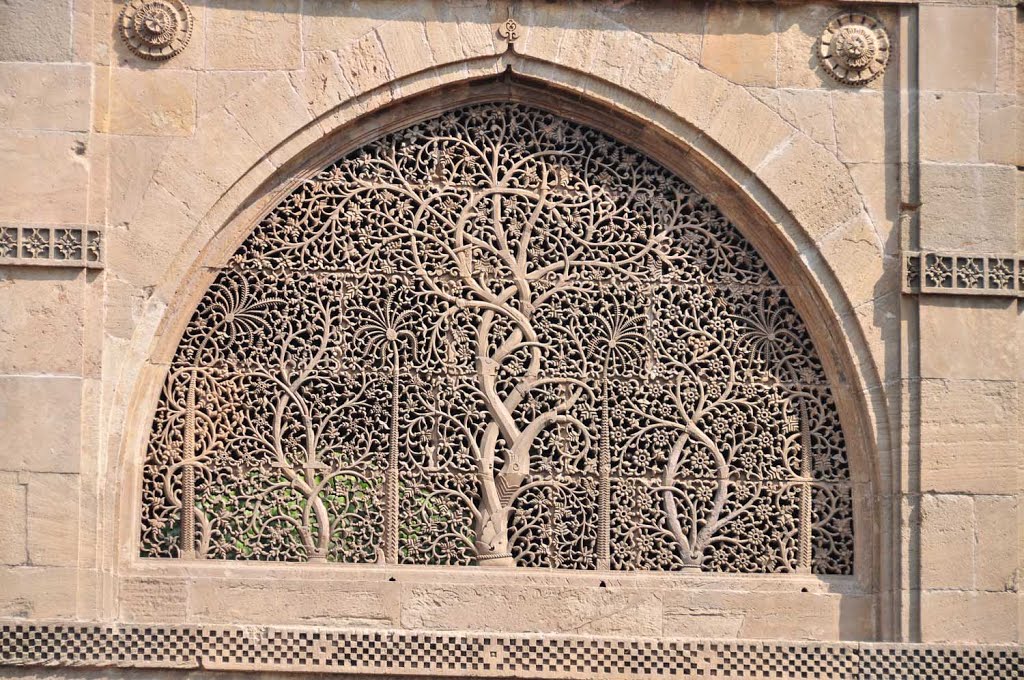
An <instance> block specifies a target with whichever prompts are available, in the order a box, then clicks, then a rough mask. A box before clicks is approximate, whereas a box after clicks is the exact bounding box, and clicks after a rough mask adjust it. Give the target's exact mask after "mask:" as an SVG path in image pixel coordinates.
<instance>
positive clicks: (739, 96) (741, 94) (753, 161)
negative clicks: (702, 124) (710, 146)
mask: <svg viewBox="0 0 1024 680" xmlns="http://www.w3.org/2000/svg"><path fill="white" fill-rule="evenodd" d="M752 129H755V130H757V131H758V133H757V134H756V135H752V134H750V131H751V130H752ZM708 133H709V134H710V135H711V137H712V138H713V139H714V140H715V141H716V142H718V143H719V144H721V145H722V146H723V147H725V149H726V150H727V151H729V153H731V154H732V155H733V156H735V157H736V159H737V160H739V161H740V162H741V163H743V164H744V165H745V166H747V167H748V168H757V167H758V166H759V165H760V164H761V162H762V161H764V159H765V158H766V157H768V156H769V155H770V154H771V153H772V152H773V151H775V150H776V149H778V148H779V147H780V146H782V145H783V144H784V143H785V142H786V141H787V140H788V139H789V138H790V137H791V136H792V135H793V129H792V128H791V127H790V126H789V125H787V124H786V122H785V121H783V120H782V119H781V118H780V117H779V116H778V114H776V113H775V112H774V111H772V110H771V109H770V108H769V107H767V106H765V105H764V104H762V103H761V102H759V101H758V100H757V99H755V98H754V97H752V96H751V95H750V94H749V93H748V92H746V91H745V90H743V89H742V88H735V89H733V90H731V91H730V93H729V96H728V97H726V98H725V100H724V101H723V102H722V105H721V106H720V107H719V108H718V110H717V111H716V112H715V114H714V115H713V116H712V117H711V120H710V122H709V123H708Z"/></svg>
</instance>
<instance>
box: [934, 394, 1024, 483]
mask: <svg viewBox="0 0 1024 680" xmlns="http://www.w3.org/2000/svg"><path fill="white" fill-rule="evenodd" d="M1020 408H1021V407H1020V402H1019V396H1018V392H1017V383H1015V382H1013V381H996V380H922V381H921V433H920V439H921V490H922V491H926V492H928V491H935V492H948V493H955V492H961V493H1003V494H1012V493H1017V491H1018V489H1020V488H1021V487H1020V478H1019V475H1020V472H1019V466H1020V450H1021V449H1020V442H1019V434H1018V432H1019V431H1018V422H1019V417H1020V416H1019V411H1020Z"/></svg>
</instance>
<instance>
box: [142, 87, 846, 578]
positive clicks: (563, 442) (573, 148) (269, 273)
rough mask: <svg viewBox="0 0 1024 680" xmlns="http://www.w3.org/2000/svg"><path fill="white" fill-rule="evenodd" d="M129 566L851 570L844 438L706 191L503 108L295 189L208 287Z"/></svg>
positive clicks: (437, 122) (368, 153)
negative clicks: (166, 560)
mask: <svg viewBox="0 0 1024 680" xmlns="http://www.w3.org/2000/svg"><path fill="white" fill-rule="evenodd" d="M141 512H142V536H141V538H142V542H141V553H142V555H143V556H146V557H182V558H199V557H204V558H219V559H239V560H276V561H306V560H309V561H319V560H330V561H339V562H349V563H372V562H378V563H391V564H432V565H481V566H506V567H508V566H520V567H528V566H530V567H549V568H564V569H619V570H677V569H702V570H705V571H737V572H762V573H766V572H814V573H823V574H824V573H838V574H848V573H851V572H852V558H853V523H852V504H851V492H850V482H849V473H848V467H847V461H846V450H845V443H844V440H843V434H842V431H841V428H840V425H839V419H838V416H837V413H836V409H835V405H834V403H833V400H832V396H831V393H830V390H829V386H828V383H827V380H826V378H825V374H824V372H823V370H822V367H821V364H820V362H819V360H818V358H817V355H816V352H815V350H814V347H813V345H812V343H811V340H810V338H809V336H808V333H807V330H806V328H805V326H804V324H803V322H802V321H801V320H800V318H799V316H798V315H797V313H796V311H795V309H794V307H793V305H792V303H791V302H790V300H789V298H788V297H787V295H786V293H785V291H784V290H783V289H782V288H781V286H780V284H779V283H778V281H777V280H776V278H775V277H774V275H773V274H772V273H771V271H770V270H769V269H768V267H767V265H766V264H765V263H764V261H763V260H762V258H761V257H760V256H759V255H758V253H757V252H756V251H755V250H754V249H753V247H752V246H751V245H750V244H749V243H748V242H747V241H746V240H745V239H744V238H743V237H742V236H741V234H740V233H739V232H738V231H737V230H736V228H735V227H733V226H732V225H731V224H730V223H729V222H728V221H727V220H726V219H725V218H724V217H723V216H722V215H721V213H720V212H719V211H718V210H717V209H716V208H715V207H714V206H713V205H711V204H710V203H708V201H707V200H706V199H704V198H703V197H702V196H700V195H698V194H697V193H695V192H694V190H693V189H692V188H691V187H689V186H688V185H687V184H686V183H685V182H684V181H682V180H681V179H679V178H678V177H675V176H674V175H672V174H671V173H669V172H668V171H666V170H665V169H664V168H662V167H660V166H659V165H657V164H656V163H655V162H653V161H652V160H650V159H648V158H646V157H644V156H643V155H641V154H639V153H638V152H636V151H634V150H632V149H630V148H629V147H627V146H625V145H624V144H622V143H620V142H617V141H615V140H613V139H611V138H610V137H608V136H606V135H604V134H602V133H600V132H597V131H595V130H592V129H589V128H587V127H584V126H581V125H578V124H576V123H573V122H569V121H567V120H564V119H562V118H560V117H558V116H556V115H553V114H550V113H545V112H542V111H539V110H535V109H532V108H528V107H525V106H521V105H514V104H506V103H496V104H487V105H475V106H470V107H466V108H462V109H458V110H454V111H450V112H448V113H445V114H443V115H440V116H437V117H435V118H431V119H429V120H426V121H424V122H422V123H419V124H416V125H413V126H412V127H409V128H407V129H404V130H402V131H400V132H397V133H394V134H389V135H387V136H384V137H382V138H381V139H379V140H377V141H375V142H373V143H371V144H368V145H366V146H365V147H363V148H361V149H359V150H358V151H356V152H354V153H352V154H350V155H348V156H347V157H345V158H343V159H341V160H339V161H337V162H335V163H333V164H332V165H330V166H329V167H327V168H326V169H324V170H323V171H321V172H319V173H318V174H317V175H316V176H314V177H313V178H311V179H309V180H308V181H305V182H304V183H303V184H302V185H301V186H300V187H299V188H297V189H296V190H295V191H294V192H293V193H292V194H291V195H290V196H288V197H287V198H286V199H285V200H284V201H282V203H281V204H280V205H278V206H277V207H276V208H274V209H273V210H272V211H271V212H270V213H269V214H268V215H267V216H266V217H265V218H264V219H263V220H262V221H261V222H260V223H259V225H258V226H257V227H256V228H255V230H254V231H253V232H252V234H250V235H249V236H248V238H247V239H246V240H245V242H244V243H243V244H242V246H241V247H240V248H239V250H238V251H237V253H236V254H235V256H234V257H233V258H232V260H231V262H230V265H229V266H228V267H226V268H224V269H223V271H221V272H220V273H219V274H218V276H217V278H216V280H215V282H214V283H213V285H212V286H211V287H210V289H209V290H208V291H207V293H206V295H205V297H204V298H203V299H202V301H201V302H200V304H199V306H198V308H197V310H196V312H195V314H194V316H193V317H192V320H191V321H190V323H189V324H188V327H187V329H186V331H185V333H184V336H183V337H182V340H181V343H180V345H179V348H178V351H177V353H176V355H175V357H174V360H173V362H172V365H171V367H170V370H169V373H168V377H167V379H166V382H165V384H164V388H163V392H162V396H161V398H160V402H159V404H158V406H157V411H156V415H155V419H154V424H153V429H152V434H151V437H150V443H149V449H148V456H147V459H146V463H145V466H144V480H143V505H142V510H141Z"/></svg>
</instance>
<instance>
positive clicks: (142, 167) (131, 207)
mask: <svg viewBox="0 0 1024 680" xmlns="http://www.w3.org/2000/svg"><path fill="white" fill-rule="evenodd" d="M166 153H167V140H166V139H162V138H160V137H134V136H124V135H114V136H111V137H110V147H109V150H108V154H109V156H110V168H109V183H108V187H109V188H108V192H109V198H108V200H107V224H109V225H111V226H117V227H122V228H123V227H125V226H127V225H130V224H131V223H132V222H133V221H134V217H135V212H136V210H138V208H139V206H140V205H141V204H142V202H143V200H144V199H145V197H146V193H147V192H148V191H150V190H151V187H150V183H151V182H152V181H153V173H155V172H156V169H157V168H158V167H159V166H160V163H161V162H162V161H163V159H164V154H166Z"/></svg>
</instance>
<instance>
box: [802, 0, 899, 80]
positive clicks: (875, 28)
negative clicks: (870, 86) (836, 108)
mask: <svg viewBox="0 0 1024 680" xmlns="http://www.w3.org/2000/svg"><path fill="white" fill-rule="evenodd" d="M890 52H891V43H890V42H889V34H888V32H887V31H886V30H885V26H884V25H883V24H882V22H881V21H879V20H878V19H876V18H874V17H872V16H869V15H867V14H861V13H859V12H844V13H842V14H837V15H836V16H834V17H832V19H830V20H829V22H828V23H827V24H826V25H825V29H824V31H822V34H821V38H820V39H819V41H818V61H820V62H821V66H822V68H824V69H825V72H826V73H828V74H829V75H830V76H831V77H833V78H835V79H836V80H838V81H839V82H841V83H846V84H847V85H865V84H867V83H870V82H871V81H872V80H874V79H875V78H877V77H878V76H880V75H882V73H883V72H884V71H885V67H886V65H888V63H889V55H890Z"/></svg>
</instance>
